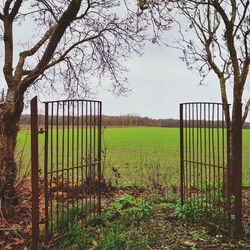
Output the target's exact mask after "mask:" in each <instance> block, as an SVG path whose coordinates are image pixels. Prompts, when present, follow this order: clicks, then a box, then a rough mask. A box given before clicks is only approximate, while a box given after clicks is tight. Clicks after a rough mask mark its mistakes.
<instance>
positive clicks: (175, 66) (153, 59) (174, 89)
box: [97, 32, 220, 118]
mask: <svg viewBox="0 0 250 250" xmlns="http://www.w3.org/2000/svg"><path fill="white" fill-rule="evenodd" d="M168 35H169V36H171V32H170V33H169V34H168ZM179 56H180V53H179V52H178V51H177V50H175V49H171V48H167V47H159V46H157V45H153V44H149V45H147V46H146V48H145V53H144V55H143V56H142V57H137V56H135V57H133V58H132V59H130V60H129V61H128V63H127V66H128V68H129V72H128V74H127V76H128V83H129V86H130V88H131V89H132V91H131V93H129V94H128V96H127V97H115V96H114V95H112V94H111V93H109V92H107V91H104V90H103V89H100V91H99V94H98V95H97V98H98V99H100V100H101V101H103V111H104V114H107V115H123V114H136V115H140V116H148V117H152V118H177V117H178V112H179V103H181V102H189V101H215V102H220V93H219V85H218V81H217V79H216V78H215V77H214V76H213V74H211V76H210V77H208V78H207V79H206V81H205V82H204V83H205V86H198V85H199V80H200V77H199V76H198V73H197V72H196V71H189V70H187V69H186V66H185V64H184V63H183V62H182V61H181V60H180V59H179ZM103 85H104V86H105V83H103Z"/></svg>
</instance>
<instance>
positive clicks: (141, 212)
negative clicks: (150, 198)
mask: <svg viewBox="0 0 250 250" xmlns="http://www.w3.org/2000/svg"><path fill="white" fill-rule="evenodd" d="M153 210H154V209H153V207H152V206H151V205H150V204H149V203H148V202H147V201H145V200H143V199H137V200H136V205H135V206H134V207H132V208H131V209H130V210H129V215H130V216H131V218H132V220H133V221H141V220H144V219H146V218H147V217H148V216H149V215H150V214H151V213H152V212H153Z"/></svg>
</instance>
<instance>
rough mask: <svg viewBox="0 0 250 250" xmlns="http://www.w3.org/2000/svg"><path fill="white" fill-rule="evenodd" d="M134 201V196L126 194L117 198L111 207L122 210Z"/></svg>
mask: <svg viewBox="0 0 250 250" xmlns="http://www.w3.org/2000/svg"><path fill="white" fill-rule="evenodd" d="M133 203H134V198H133V196H131V195H129V194H126V195H124V196H122V197H121V198H119V199H117V200H116V201H115V202H114V203H113V204H112V205H111V207H112V208H114V209H116V210H122V209H126V208H128V207H130V206H131V205H133Z"/></svg>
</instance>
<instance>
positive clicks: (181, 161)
mask: <svg viewBox="0 0 250 250" xmlns="http://www.w3.org/2000/svg"><path fill="white" fill-rule="evenodd" d="M183 160H184V151H183V104H180V167H181V180H180V181H181V204H182V205H183V204H184V183H183V182H184V161H183Z"/></svg>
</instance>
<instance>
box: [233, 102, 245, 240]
mask: <svg viewBox="0 0 250 250" xmlns="http://www.w3.org/2000/svg"><path fill="white" fill-rule="evenodd" d="M236 109H237V111H238V112H239V115H238V117H237V121H236V122H237V128H236V133H237V142H236V143H237V145H238V148H237V155H236V157H237V158H236V160H235V163H236V166H234V170H235V171H234V174H235V177H234V178H235V190H234V192H235V234H236V236H237V237H238V236H241V234H242V229H243V228H242V115H241V114H242V104H241V103H239V104H238V105H237V107H236Z"/></svg>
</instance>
